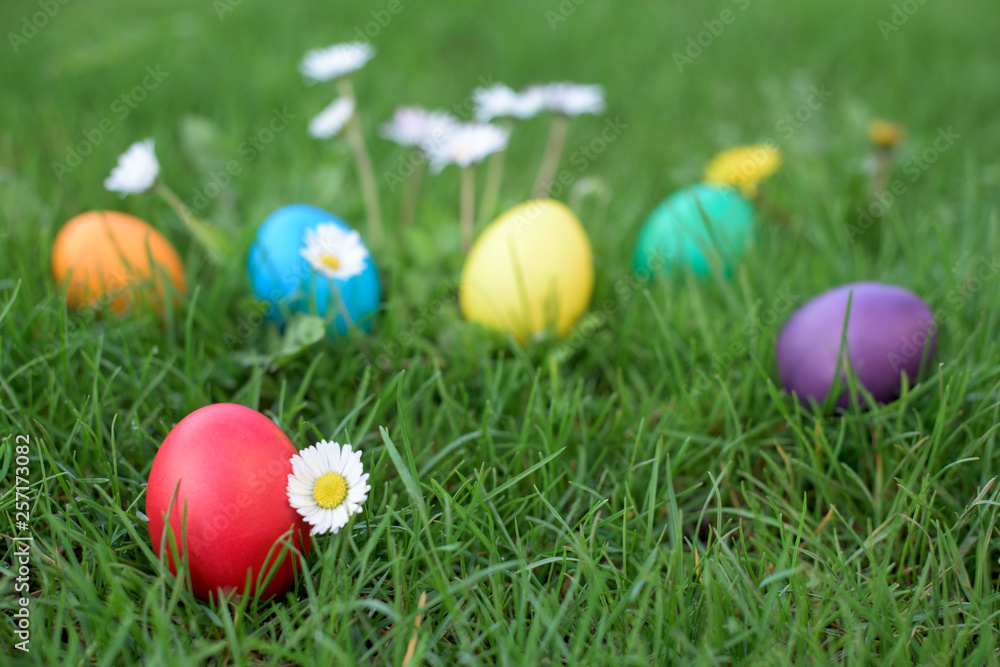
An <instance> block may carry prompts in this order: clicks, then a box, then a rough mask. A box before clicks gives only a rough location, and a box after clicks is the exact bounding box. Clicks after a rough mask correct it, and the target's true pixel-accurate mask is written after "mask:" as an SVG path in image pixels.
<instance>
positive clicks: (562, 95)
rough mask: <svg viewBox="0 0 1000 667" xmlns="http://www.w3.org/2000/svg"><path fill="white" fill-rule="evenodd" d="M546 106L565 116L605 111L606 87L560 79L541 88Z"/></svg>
mask: <svg viewBox="0 0 1000 667" xmlns="http://www.w3.org/2000/svg"><path fill="white" fill-rule="evenodd" d="M540 89H541V91H542V95H543V96H544V98H545V108H546V109H548V110H549V111H551V112H553V113H558V114H562V115H564V116H579V115H580V114H583V113H591V114H599V113H603V112H604V89H603V88H601V87H600V86H597V85H582V84H579V83H570V82H568V81H560V82H557V83H549V84H546V85H544V86H542V87H541V88H540Z"/></svg>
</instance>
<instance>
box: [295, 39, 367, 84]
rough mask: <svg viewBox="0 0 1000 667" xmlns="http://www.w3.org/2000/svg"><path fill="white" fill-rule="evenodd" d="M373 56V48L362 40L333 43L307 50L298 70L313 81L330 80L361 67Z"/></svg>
mask: <svg viewBox="0 0 1000 667" xmlns="http://www.w3.org/2000/svg"><path fill="white" fill-rule="evenodd" d="M374 57H375V49H373V48H372V47H371V45H370V44H365V43H364V42H348V43H345V44H334V45H333V46H328V47H326V48H323V49H313V50H312V51H309V52H307V53H306V55H305V56H303V58H302V64H301V65H300V66H299V71H301V72H302V74H304V75H305V77H306V78H307V79H312V82H313V83H316V82H318V81H331V80H333V79H339V78H341V77H344V76H347V75H348V74H350V73H352V72H355V71H357V70H359V69H361V68H362V67H364V66H365V63H367V62H368V61H369V60H371V59H372V58H374Z"/></svg>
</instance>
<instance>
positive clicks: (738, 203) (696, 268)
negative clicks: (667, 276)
mask: <svg viewBox="0 0 1000 667" xmlns="http://www.w3.org/2000/svg"><path fill="white" fill-rule="evenodd" d="M755 217H756V212H755V211H754V208H753V205H752V204H751V203H750V202H749V201H747V200H746V199H745V198H744V197H743V195H741V194H740V193H739V191H738V190H737V189H736V188H731V187H728V186H724V185H711V184H708V183H698V184H696V185H692V186H690V187H687V188H684V189H683V190H678V191H677V192H675V193H674V194H672V195H671V196H670V197H668V198H667V199H666V200H665V201H664V202H663V203H662V204H660V205H659V206H657V207H656V209H655V210H654V211H653V213H652V214H651V215H650V216H649V218H647V220H646V223H645V224H644V225H643V227H642V231H640V232H639V240H638V241H637V242H636V246H635V253H634V254H633V256H632V265H633V266H634V267H635V270H636V272H638V273H654V272H655V269H659V270H660V271H661V272H663V273H668V272H670V271H672V270H675V269H682V268H683V267H685V266H686V267H690V269H691V270H692V271H693V272H694V273H695V274H697V275H707V274H708V273H709V272H710V271H711V267H712V264H713V263H718V264H719V266H720V267H721V268H722V270H723V271H724V272H725V273H727V274H728V273H730V272H731V270H732V267H733V265H734V264H735V263H736V260H737V259H739V256H740V255H741V254H742V253H743V250H744V249H745V248H746V245H747V243H748V242H749V241H750V238H751V237H752V236H753V231H754V225H755V222H754V220H755ZM706 222H707V223H708V224H706Z"/></svg>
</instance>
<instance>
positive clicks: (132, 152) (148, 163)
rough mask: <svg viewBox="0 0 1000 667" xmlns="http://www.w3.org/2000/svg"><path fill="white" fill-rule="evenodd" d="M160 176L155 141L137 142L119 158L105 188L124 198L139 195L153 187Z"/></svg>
mask: <svg viewBox="0 0 1000 667" xmlns="http://www.w3.org/2000/svg"><path fill="white" fill-rule="evenodd" d="M159 175H160V163H159V162H157V160H156V151H155V150H154V147H153V140H152V139H146V140H145V141H137V142H135V143H134V144H132V145H131V146H129V147H128V150H127V151H125V152H124V153H122V154H121V156H120V157H119V158H118V164H117V165H116V166H115V168H114V169H112V170H111V175H110V176H108V177H107V178H106V179H104V187H105V188H107V189H108V190H110V191H112V192H120V193H121V194H122V196H123V197H124V196H125V195H132V194H139V193H140V192H145V191H146V190H149V189H150V188H151V187H153V184H154V183H156V177H157V176H159Z"/></svg>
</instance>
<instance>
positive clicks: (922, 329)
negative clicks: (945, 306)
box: [777, 282, 937, 408]
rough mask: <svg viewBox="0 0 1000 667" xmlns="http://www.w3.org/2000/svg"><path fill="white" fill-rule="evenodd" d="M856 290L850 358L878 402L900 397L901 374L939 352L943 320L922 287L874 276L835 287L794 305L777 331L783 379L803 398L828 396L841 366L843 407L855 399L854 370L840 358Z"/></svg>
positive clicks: (849, 336) (849, 333)
mask: <svg viewBox="0 0 1000 667" xmlns="http://www.w3.org/2000/svg"><path fill="white" fill-rule="evenodd" d="M852 295H853V296H852ZM849 297H850V300H851V309H850V318H849V321H848V323H847V335H846V340H847V350H846V357H847V359H849V360H850V363H851V368H852V369H853V373H854V376H855V377H856V378H857V381H858V382H859V383H860V384H861V385H862V386H864V388H865V389H866V390H867V391H868V392H870V393H871V395H872V397H873V398H874V399H875V400H876V401H878V402H880V403H887V402H890V401H893V400H895V399H896V398H898V397H899V393H900V390H901V387H902V374H903V373H906V374H907V375H908V376H909V377H910V378H911V379H912V378H916V377H917V374H918V373H919V372H920V364H921V362H923V361H924V360H925V359H930V358H931V357H932V356H933V355H934V348H935V346H936V344H937V322H936V321H935V320H934V313H933V312H932V311H931V309H930V308H929V307H928V306H927V304H925V303H924V302H923V301H921V300H920V298H919V297H917V296H916V295H915V294H913V293H912V292H910V291H909V290H905V289H903V288H902V287H897V286H896V285H886V284H885V283H875V282H862V283H851V284H848V285H841V286H840V287H835V288H834V289H832V290H829V291H826V292H823V293H822V294H820V295H819V296H817V297H814V298H813V299H812V300H810V301H809V302H807V303H806V304H805V305H803V306H802V307H801V308H799V309H798V310H797V311H795V313H793V314H792V316H791V318H789V320H788V322H787V323H786V324H785V327H784V329H782V330H781V335H780V336H779V337H778V346H777V357H778V371H779V372H780V373H781V384H782V385H783V386H784V387H785V389H786V390H788V391H789V392H792V393H795V394H798V396H799V400H801V401H803V402H808V401H809V399H814V400H815V401H816V402H818V403H822V402H823V401H824V400H826V397H827V394H829V393H830V390H831V389H832V387H833V384H834V379H835V376H836V374H837V372H838V370H839V372H840V382H841V384H840V387H841V389H842V390H843V392H842V393H841V395H840V396H839V398H838V399H837V406H838V407H840V408H846V407H848V406H849V405H850V402H851V401H850V396H849V395H848V391H847V373H846V372H845V371H844V365H841V366H839V367H838V364H837V357H838V354H837V352H838V350H839V349H840V341H841V337H842V336H843V335H844V318H845V317H847V301H848V298H849ZM847 359H845V361H847ZM858 398H859V402H860V403H861V404H862V405H863V404H864V401H863V399H862V398H861V397H858Z"/></svg>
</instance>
